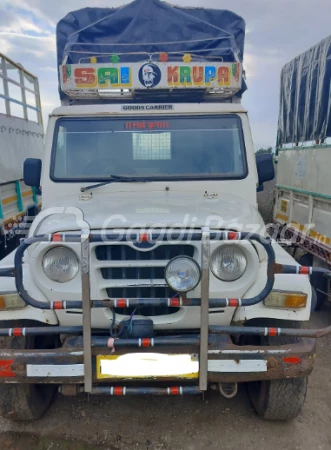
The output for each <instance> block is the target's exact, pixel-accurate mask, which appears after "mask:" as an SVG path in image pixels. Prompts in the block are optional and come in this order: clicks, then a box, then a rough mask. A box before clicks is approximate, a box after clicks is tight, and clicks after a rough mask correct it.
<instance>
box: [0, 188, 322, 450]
mask: <svg viewBox="0 0 331 450" xmlns="http://www.w3.org/2000/svg"><path fill="white" fill-rule="evenodd" d="M271 196H272V185H270V184H269V185H268V186H266V191H265V192H264V194H259V200H260V208H261V211H262V212H263V213H264V215H265V216H266V219H267V218H268V215H269V217H270V215H271V207H270V205H271V201H270V197H271ZM268 197H269V198H268ZM330 323H331V306H330V305H326V306H325V308H324V310H323V311H320V312H318V313H314V314H313V317H312V320H311V324H310V326H311V327H322V326H326V325H328V324H330ZM330 373H331V337H326V338H323V339H320V340H319V342H318V351H317V360H316V365H315V369H314V372H313V374H312V375H311V377H310V381H309V390H308V396H307V401H306V403H305V406H304V409H303V411H302V413H301V414H300V416H299V417H298V418H297V419H296V420H294V421H291V422H288V423H276V422H266V421H263V420H261V419H259V418H258V417H257V416H256V414H255V413H254V411H253V410H252V407H251V405H250V403H249V400H248V397H247V394H246V389H245V385H241V386H240V389H239V393H238V395H237V397H235V398H234V399H232V400H226V399H224V398H222V397H220V396H219V395H218V394H217V393H215V392H211V393H209V394H208V396H207V398H206V399H205V401H203V400H202V399H201V398H200V397H182V398H163V397H159V398H158V397H121V398H112V397H90V398H88V397H87V396H86V395H80V396H78V397H74V398H68V397H63V396H60V395H57V396H56V397H55V398H54V402H53V404H52V405H51V408H50V409H49V411H48V412H47V413H46V415H45V416H44V417H43V418H42V419H40V420H39V421H38V422H34V423H28V424H24V425H22V424H12V423H10V422H9V421H7V420H4V419H0V450H27V449H29V450H30V449H36V450H96V449H98V450H133V449H141V450H200V449H208V450H214V449H215V450H216V449H217V450H220V449H222V450H227V449H229V450H238V449H239V448H240V449H241V450H260V449H261V450H265V449H267V448H278V449H286V450H311V449H314V450H329V449H331V426H330V423H331V377H330Z"/></svg>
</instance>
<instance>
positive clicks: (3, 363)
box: [0, 359, 16, 378]
mask: <svg viewBox="0 0 331 450" xmlns="http://www.w3.org/2000/svg"><path fill="white" fill-rule="evenodd" d="M13 363H14V359H5V360H0V377H4V378H5V377H16V375H15V373H14V372H13V371H12V370H11V366H12V364H13Z"/></svg>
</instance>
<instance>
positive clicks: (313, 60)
mask: <svg viewBox="0 0 331 450" xmlns="http://www.w3.org/2000/svg"><path fill="white" fill-rule="evenodd" d="M330 136H331V36H329V37H327V38H326V39H324V40H323V41H321V42H320V43H319V44H317V45H315V46H314V47H311V48H310V49H309V50H307V51H306V52H304V53H302V54H301V55H299V56H297V57H296V58H295V59H293V60H292V61H291V62H289V63H288V64H286V65H285V66H284V67H283V69H282V73H281V87H280V111H279V120H278V139H277V141H278V142H277V145H282V144H286V143H298V142H306V141H316V140H321V139H325V138H327V137H330Z"/></svg>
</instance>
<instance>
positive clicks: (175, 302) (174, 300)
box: [171, 298, 179, 307]
mask: <svg viewBox="0 0 331 450" xmlns="http://www.w3.org/2000/svg"><path fill="white" fill-rule="evenodd" d="M171 306H175V307H178V306H179V298H172V299H171Z"/></svg>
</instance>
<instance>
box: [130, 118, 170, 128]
mask: <svg viewBox="0 0 331 450" xmlns="http://www.w3.org/2000/svg"><path fill="white" fill-rule="evenodd" d="M125 128H126V129H127V130H134V129H136V130H164V129H167V128H169V122H164V121H162V122H148V121H146V120H142V121H140V122H126V125H125Z"/></svg>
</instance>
